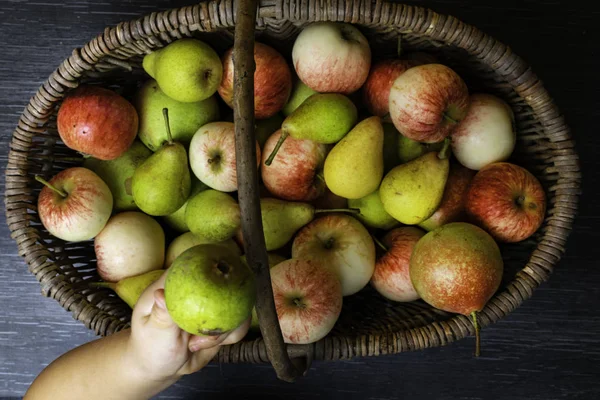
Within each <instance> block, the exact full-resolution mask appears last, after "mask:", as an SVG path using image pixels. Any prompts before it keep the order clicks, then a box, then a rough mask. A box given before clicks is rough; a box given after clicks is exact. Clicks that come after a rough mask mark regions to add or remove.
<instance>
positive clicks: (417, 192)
mask: <svg viewBox="0 0 600 400" xmlns="http://www.w3.org/2000/svg"><path fill="white" fill-rule="evenodd" d="M449 143H450V141H449V140H446V144H445V145H444V148H443V149H442V150H441V151H440V152H439V153H434V152H429V153H425V154H423V155H422V156H420V157H418V158H416V159H414V160H412V161H409V162H407V163H406V164H401V165H399V166H397V167H395V168H394V169H392V170H391V171H390V172H388V173H387V175H386V176H385V177H384V178H383V181H382V182H381V187H380V188H379V196H380V198H381V202H382V203H383V208H384V209H385V211H387V212H388V213H389V214H390V215H391V216H392V217H394V219H396V220H398V221H400V222H402V223H403V224H406V225H415V224H418V223H420V222H423V221H425V220H426V219H427V218H429V217H430V216H431V215H432V214H433V213H434V212H435V210H436V209H437V208H438V206H439V205H440V202H441V200H442V196H443V194H444V187H445V185H446V180H447V179H448V171H449V168H450V165H449V161H448V146H449Z"/></svg>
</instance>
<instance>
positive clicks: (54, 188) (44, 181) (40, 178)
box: [35, 175, 68, 198]
mask: <svg viewBox="0 0 600 400" xmlns="http://www.w3.org/2000/svg"><path fill="white" fill-rule="evenodd" d="M35 180H36V181H38V182H40V183H42V184H44V186H46V187H48V188H49V189H52V190H54V191H55V192H56V193H58V194H60V195H61V196H62V197H65V198H66V197H67V196H68V194H67V193H66V192H65V191H64V190H60V189H59V188H57V187H56V186H54V185H52V184H51V183H50V182H48V181H47V180H45V179H44V178H42V177H41V176H39V175H36V176H35Z"/></svg>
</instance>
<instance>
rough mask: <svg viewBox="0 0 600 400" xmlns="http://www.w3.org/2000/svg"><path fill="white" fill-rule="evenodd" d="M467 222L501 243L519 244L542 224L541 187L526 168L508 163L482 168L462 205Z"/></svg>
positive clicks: (544, 196) (543, 197)
mask: <svg viewBox="0 0 600 400" xmlns="http://www.w3.org/2000/svg"><path fill="white" fill-rule="evenodd" d="M465 209H466V211H467V216H468V217H469V220H470V221H472V222H474V223H475V224H476V225H478V226H480V227H482V228H483V229H485V230H486V231H488V232H489V233H490V234H491V235H492V236H493V237H494V238H495V239H497V240H499V241H501V242H509V243H514V242H520V241H522V240H525V239H527V238H528V237H530V236H531V235H533V234H534V233H535V232H536V231H537V230H538V228H539V227H540V226H541V225H542V222H543V221H544V215H545V213H546V194H545V192H544V188H543V187H542V185H541V184H540V182H539V181H538V180H537V178H536V177H535V176H533V175H532V174H531V173H530V172H529V171H527V170H526V169H525V168H523V167H520V166H518V165H515V164H511V163H507V162H499V163H494V164H490V165H488V166H486V167H483V168H482V169H481V170H480V171H479V172H478V173H477V174H476V175H475V177H474V178H473V181H472V182H471V185H470V187H469V191H468V192H467V198H466V203H465Z"/></svg>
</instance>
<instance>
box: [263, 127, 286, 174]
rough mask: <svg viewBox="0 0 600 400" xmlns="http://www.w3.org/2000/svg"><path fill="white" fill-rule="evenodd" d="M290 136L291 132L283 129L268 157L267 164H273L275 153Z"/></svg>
mask: <svg viewBox="0 0 600 400" xmlns="http://www.w3.org/2000/svg"><path fill="white" fill-rule="evenodd" d="M288 136H289V133H287V132H286V131H281V136H280V137H279V140H278V141H277V144H276V145H275V148H274V149H273V151H272V152H271V154H270V155H269V158H267V161H265V165H267V166H268V165H271V163H272V162H273V159H274V158H275V155H276V154H277V152H278V151H279V148H280V147H281V145H282V144H283V142H284V141H285V139H287V137H288Z"/></svg>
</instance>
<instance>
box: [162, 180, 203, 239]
mask: <svg viewBox="0 0 600 400" xmlns="http://www.w3.org/2000/svg"><path fill="white" fill-rule="evenodd" d="M191 179H192V189H191V191H190V197H189V198H188V199H187V200H186V202H185V203H183V205H182V206H181V207H179V209H178V210H177V211H175V212H174V213H172V214H169V215H166V216H164V217H163V221H165V223H166V224H167V225H168V226H170V227H171V228H173V229H174V230H176V231H177V232H187V231H189V230H190V229H189V228H188V226H187V224H186V223H185V209H186V208H187V204H188V201H190V199H191V198H192V197H193V196H195V195H197V194H198V193H200V192H202V191H203V190H206V189H208V186H206V185H205V184H204V183H202V181H200V179H198V178H196V176H195V175H194V174H191Z"/></svg>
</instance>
